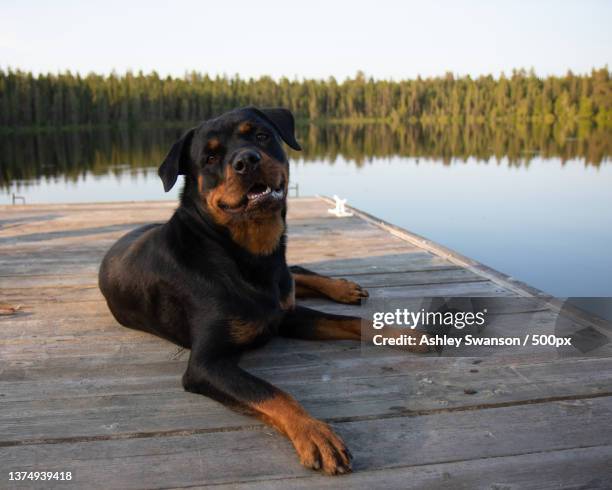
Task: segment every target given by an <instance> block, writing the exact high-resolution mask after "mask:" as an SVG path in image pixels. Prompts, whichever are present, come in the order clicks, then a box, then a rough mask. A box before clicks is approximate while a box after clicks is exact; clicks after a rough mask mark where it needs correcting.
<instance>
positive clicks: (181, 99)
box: [0, 66, 612, 128]
mask: <svg viewBox="0 0 612 490" xmlns="http://www.w3.org/2000/svg"><path fill="white" fill-rule="evenodd" d="M251 104H252V105H258V106H284V107H287V108H289V109H291V110H292V111H293V112H294V114H295V115H296V116H297V117H298V118H300V119H308V120H311V121H313V120H320V119H327V120H330V119H331V120H386V121H389V122H391V123H396V124H402V123H415V122H421V123H424V124H427V123H440V122H442V123H447V122H459V123H483V122H496V121H506V122H518V123H524V122H542V123H552V122H554V121H561V122H565V121H579V120H584V121H591V122H595V123H597V124H600V125H609V124H610V123H612V81H611V77H610V70H609V69H608V67H607V66H606V67H604V68H600V69H593V70H592V71H591V73H589V74H583V75H578V74H574V73H572V72H568V73H567V74H566V75H564V76H548V77H544V78H542V77H538V76H536V74H535V73H534V72H533V71H530V72H527V71H525V70H515V71H513V72H512V74H511V75H509V76H506V75H503V74H502V75H501V76H499V77H497V78H495V77H493V76H491V75H489V76H480V77H477V78H471V77H469V76H464V77H456V76H454V75H453V74H450V73H448V74H446V75H445V76H441V77H435V78H420V77H419V78H416V79H412V80H401V81H392V80H375V79H373V78H367V77H366V76H365V75H364V74H363V73H358V74H357V75H356V76H355V77H354V78H350V79H346V80H344V81H342V82H339V81H337V80H335V79H334V78H329V79H327V80H307V79H306V80H299V81H298V80H289V79H287V78H281V79H279V80H274V79H272V78H270V77H261V78H258V79H252V78H251V79H247V80H245V79H241V78H239V77H237V76H236V77H221V76H217V77H211V76H209V75H206V74H201V73H196V72H192V73H189V74H187V75H186V76H184V77H182V78H177V77H170V76H168V77H161V76H159V75H158V74H157V73H155V72H153V73H149V74H143V73H142V72H139V73H131V72H128V73H125V74H123V75H118V74H115V73H113V74H110V75H99V74H93V73H92V74H88V75H85V76H81V75H80V74H78V73H77V74H75V73H70V72H65V73H59V74H51V73H47V74H39V75H34V74H32V73H30V72H24V71H20V70H12V69H8V70H0V127H4V128H18V127H78V126H97V125H105V126H123V125H129V126H137V125H142V124H167V123H180V122H185V121H198V120H201V119H206V118H208V117H211V116H214V115H216V114H219V113H221V112H224V111H226V110H228V109H231V108H234V107H239V106H245V105H251Z"/></svg>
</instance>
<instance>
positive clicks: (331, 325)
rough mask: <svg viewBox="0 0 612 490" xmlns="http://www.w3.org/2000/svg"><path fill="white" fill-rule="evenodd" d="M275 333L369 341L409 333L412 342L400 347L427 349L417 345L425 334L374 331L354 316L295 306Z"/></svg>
mask: <svg viewBox="0 0 612 490" xmlns="http://www.w3.org/2000/svg"><path fill="white" fill-rule="evenodd" d="M279 335H282V336H283V337H292V338H298V339H306V340H364V341H366V342H370V341H372V340H373V338H374V336H375V335H382V336H383V337H386V338H390V337H392V338H398V337H399V336H401V335H409V336H410V337H412V338H413V339H414V342H415V345H411V346H401V348H402V349H405V350H408V351H410V352H420V353H423V352H429V347H428V346H427V344H424V345H420V340H421V337H423V336H426V335H427V334H426V333H424V332H421V331H419V330H411V329H402V328H393V327H385V328H383V329H380V330H377V329H374V328H373V327H372V323H371V322H370V321H369V320H363V319H361V318H358V317H355V316H345V315H334V314H332V313H325V312H323V311H318V310H313V309H311V308H306V307H305V306H299V305H297V306H296V307H295V308H294V309H293V310H291V311H288V312H287V313H286V314H285V317H284V319H283V322H282V323H281V325H280V328H279Z"/></svg>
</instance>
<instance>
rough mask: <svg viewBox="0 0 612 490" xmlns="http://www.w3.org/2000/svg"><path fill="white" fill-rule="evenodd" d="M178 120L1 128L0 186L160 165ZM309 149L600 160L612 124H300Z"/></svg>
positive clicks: (307, 152) (610, 146) (522, 161)
mask: <svg viewBox="0 0 612 490" xmlns="http://www.w3.org/2000/svg"><path fill="white" fill-rule="evenodd" d="M181 132H182V129H180V128H147V129H133V130H119V129H96V130H79V131H58V132H35V133H32V132H24V133H16V134H4V135H1V136H0V188H7V187H8V186H9V185H10V184H11V182H13V181H24V180H31V179H38V178H40V177H65V178H66V179H68V180H74V181H76V179H77V178H78V177H79V176H80V175H83V173H84V172H90V173H92V174H94V175H102V174H106V173H108V172H109V171H110V172H113V173H115V174H116V175H121V174H122V173H123V172H124V171H125V169H126V167H127V168H131V169H139V168H146V167H152V166H156V165H158V163H159V162H161V161H162V159H163V157H164V155H165V154H166V152H167V150H168V149H169V147H170V145H171V143H172V142H173V141H174V140H175V139H176V138H177V137H178V136H179V135H180V134H181ZM298 139H299V140H300V141H301V142H302V146H303V147H304V151H303V152H301V153H293V154H292V155H291V158H292V159H293V160H297V161H311V160H327V161H332V162H333V161H335V160H336V159H337V158H338V157H342V158H343V159H344V160H351V161H353V162H355V164H356V165H357V166H361V165H363V164H364V162H366V161H368V160H369V159H372V158H380V157H385V158H386V157H394V156H401V157H419V158H428V159H433V160H436V161H440V162H443V163H446V164H448V163H449V162H450V161H451V160H452V159H462V160H466V159H468V158H470V157H473V158H476V159H478V160H485V161H491V160H493V161H501V160H502V159H503V161H504V162H507V163H508V164H509V165H514V166H528V165H529V163H530V162H531V161H532V159H533V158H534V157H540V158H552V157H555V158H559V159H560V160H561V161H562V162H565V161H567V160H570V159H582V160H584V162H585V164H586V165H595V166H598V165H600V164H601V163H602V162H605V161H606V160H607V159H609V157H610V155H611V153H612V129H610V128H601V127H592V126H590V125H582V126H581V125H574V126H554V125H552V126H551V125H539V126H527V125H525V126H512V127H507V126H503V127H502V126H486V125H485V126H452V125H449V126H421V125H414V126H401V127H394V128H393V127H390V126H388V125H384V124H362V125H357V124H356V125H327V126H315V125H306V126H301V127H299V128H298Z"/></svg>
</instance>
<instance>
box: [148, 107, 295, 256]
mask: <svg viewBox="0 0 612 490" xmlns="http://www.w3.org/2000/svg"><path fill="white" fill-rule="evenodd" d="M282 141H284V142H285V143H286V144H288V145H289V146H290V147H291V148H293V149H295V150H301V148H300V145H299V144H298V142H297V141H296V139H295V127H294V120H293V116H292V114H291V112H290V111H288V110H287V109H281V108H275V109H257V108H254V107H247V108H243V109H236V110H234V111H231V112H227V113H225V114H223V115H221V116H219V117H217V118H215V119H211V120H208V121H205V122H203V123H202V124H200V125H199V126H197V127H195V128H192V129H190V130H189V131H187V132H186V133H185V134H184V135H183V136H182V137H181V138H180V139H179V140H178V141H177V142H175V143H174V145H173V146H172V149H171V150H170V152H169V153H168V155H167V156H166V159H165V160H164V162H163V163H162V164H161V166H160V167H159V176H160V178H161V179H162V182H163V183H164V190H165V191H166V192H167V191H169V190H170V189H171V188H172V187H173V186H174V184H175V183H176V180H177V177H178V175H185V189H184V191H183V199H184V200H185V199H187V200H195V201H196V204H197V205H198V206H199V207H200V209H202V210H203V211H204V212H205V213H207V214H208V215H209V216H210V217H211V218H212V219H213V220H214V222H216V223H217V224H218V225H220V226H223V227H226V228H228V229H229V231H230V233H231V235H232V237H233V238H234V240H235V241H237V242H239V243H241V242H244V241H245V240H247V241H249V242H251V241H253V240H255V238H254V235H255V234H257V235H260V237H259V238H258V240H259V241H260V242H261V241H262V240H263V238H264V237H263V235H264V234H265V233H266V230H264V228H266V227H268V226H272V225H273V224H274V223H276V225H275V228H279V227H280V225H279V224H278V221H279V220H280V219H281V218H280V217H281V213H282V211H283V210H284V209H285V206H286V199H287V186H288V183H289V164H288V161H287V156H286V154H285V152H284V150H283V147H282ZM254 224H257V226H258V227H259V229H255V228H254ZM267 231H268V232H269V231H270V230H267ZM282 231H284V226H283V229H282V230H281V231H280V233H281V234H282ZM246 235H250V237H248V238H247V237H246ZM278 238H280V235H279V236H278V237H277V241H278ZM263 241H266V240H263ZM241 244H242V245H245V244H244V243H241ZM246 248H248V249H250V250H251V249H252V250H251V251H258V250H259V248H261V249H262V250H263V252H264V253H265V252H267V251H269V250H268V249H269V248H270V247H269V246H268V247H266V246H262V247H259V248H258V247H256V246H255V245H253V244H251V245H249V246H246ZM259 251H261V250H259Z"/></svg>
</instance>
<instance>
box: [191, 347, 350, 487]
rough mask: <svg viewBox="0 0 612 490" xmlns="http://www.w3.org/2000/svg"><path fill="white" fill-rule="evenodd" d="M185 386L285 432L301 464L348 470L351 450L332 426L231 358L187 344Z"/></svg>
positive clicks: (338, 471) (333, 471)
mask: <svg viewBox="0 0 612 490" xmlns="http://www.w3.org/2000/svg"><path fill="white" fill-rule="evenodd" d="M183 386H184V388H185V390H187V391H190V392H193V393H199V394H202V395H206V396H209V397H210V398H213V399H215V400H217V401H220V402H221V403H224V404H225V405H227V406H229V407H230V408H233V409H235V410H238V411H241V412H243V413H245V412H246V413H249V414H252V415H255V416H257V417H259V418H260V419H261V420H263V421H264V422H265V423H267V424H269V425H271V426H273V427H275V428H276V429H277V430H279V431H280V432H281V433H283V434H284V435H286V436H287V437H288V438H289V440H290V441H291V442H292V444H293V446H294V447H295V450H296V452H297V453H298V456H299V458H300V461H301V462H302V464H303V465H304V466H307V467H309V468H313V469H315V470H318V469H321V470H322V471H324V472H325V473H327V474H330V475H337V474H343V473H348V472H350V471H351V458H352V456H351V454H350V452H349V450H348V449H347V448H346V446H345V445H344V442H342V439H340V437H338V436H337V435H336V434H335V433H334V432H333V430H332V429H331V428H330V427H329V426H328V425H327V424H326V423H324V422H321V421H320V420H317V419H315V418H314V417H312V416H311V415H309V414H308V412H306V410H304V409H303V408H302V407H301V406H300V404H299V403H298V402H297V401H296V400H295V399H294V398H293V397H291V396H290V395H288V394H287V393H284V392H283V391H281V390H280V389H278V388H276V387H274V386H272V385H271V384H269V383H267V382H266V381H264V380H262V379H260V378H257V377H255V376H253V375H251V374H249V373H248V372H246V371H244V370H243V369H241V368H240V367H239V366H238V365H237V361H236V359H234V358H227V357H225V358H218V357H217V358H214V357H208V356H203V355H201V354H200V353H198V350H197V346H196V350H194V349H193V348H192V351H191V357H190V359H189V364H188V367H187V371H186V372H185V374H184V376H183Z"/></svg>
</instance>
